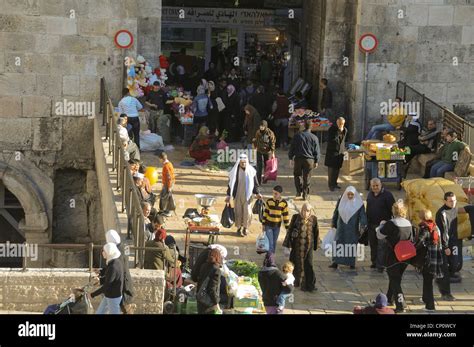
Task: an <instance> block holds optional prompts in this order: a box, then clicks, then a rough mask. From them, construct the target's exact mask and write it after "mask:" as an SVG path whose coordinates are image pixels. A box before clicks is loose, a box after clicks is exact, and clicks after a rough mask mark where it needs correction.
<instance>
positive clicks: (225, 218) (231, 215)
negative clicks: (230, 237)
mask: <svg viewBox="0 0 474 347" xmlns="http://www.w3.org/2000/svg"><path fill="white" fill-rule="evenodd" d="M234 222H235V212H234V209H233V208H232V207H230V204H226V205H225V207H224V210H223V211H222V216H221V224H222V226H223V227H224V228H227V229H229V228H232V225H234Z"/></svg>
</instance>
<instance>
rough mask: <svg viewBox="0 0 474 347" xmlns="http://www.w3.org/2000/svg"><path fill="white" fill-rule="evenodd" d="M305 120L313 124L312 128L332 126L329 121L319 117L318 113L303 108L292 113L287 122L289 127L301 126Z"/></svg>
mask: <svg viewBox="0 0 474 347" xmlns="http://www.w3.org/2000/svg"><path fill="white" fill-rule="evenodd" d="M307 119H310V120H311V121H312V122H313V127H325V126H327V127H329V126H331V125H332V123H331V122H330V121H329V119H327V118H323V117H321V116H320V114H319V113H318V112H314V111H311V110H310V109H304V108H298V109H296V110H295V111H294V112H293V114H292V115H291V117H290V120H289V125H290V126H301V125H303V124H304V122H305V121H306V120H307Z"/></svg>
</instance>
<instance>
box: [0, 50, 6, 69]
mask: <svg viewBox="0 0 474 347" xmlns="http://www.w3.org/2000/svg"><path fill="white" fill-rule="evenodd" d="M4 72H5V53H3V52H0V73H4Z"/></svg>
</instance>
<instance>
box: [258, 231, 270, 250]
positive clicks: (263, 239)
mask: <svg viewBox="0 0 474 347" xmlns="http://www.w3.org/2000/svg"><path fill="white" fill-rule="evenodd" d="M256 245H257V253H258V254H263V253H267V252H268V251H269V250H270V240H269V239H268V236H267V233H266V232H264V231H263V232H262V233H261V234H260V235H259V236H258V237H257V242H256Z"/></svg>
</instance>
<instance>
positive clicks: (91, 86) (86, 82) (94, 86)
mask: <svg viewBox="0 0 474 347" xmlns="http://www.w3.org/2000/svg"><path fill="white" fill-rule="evenodd" d="M99 80H100V79H99V77H98V76H81V86H80V95H81V97H82V98H84V100H87V101H96V99H97V97H98V95H99V94H98V93H100V84H99Z"/></svg>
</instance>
